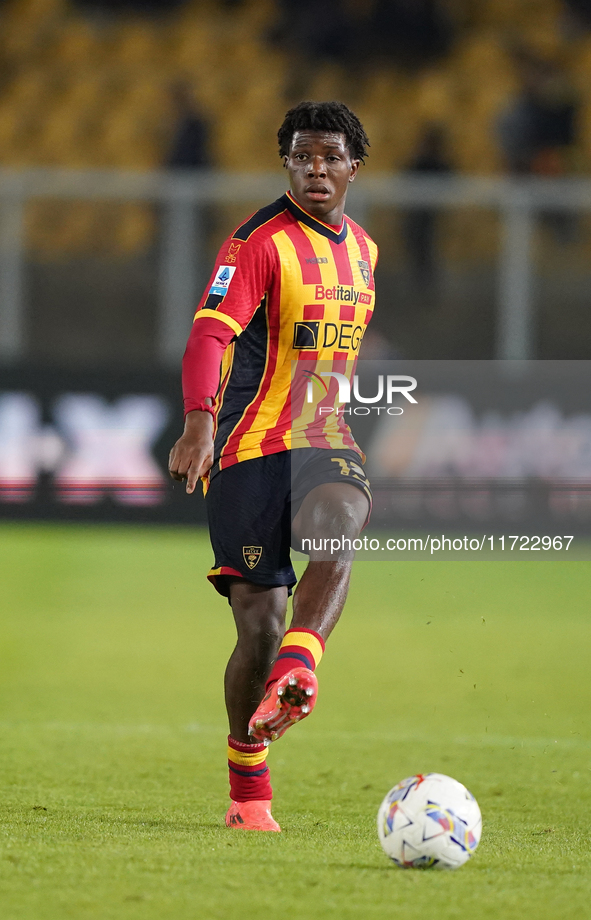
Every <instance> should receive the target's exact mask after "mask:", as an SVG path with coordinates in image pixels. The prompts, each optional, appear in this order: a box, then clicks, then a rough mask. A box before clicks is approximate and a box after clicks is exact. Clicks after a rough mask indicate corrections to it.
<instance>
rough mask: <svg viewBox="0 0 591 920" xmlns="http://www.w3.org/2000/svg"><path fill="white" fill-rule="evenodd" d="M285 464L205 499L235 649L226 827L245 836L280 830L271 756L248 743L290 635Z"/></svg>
mask: <svg viewBox="0 0 591 920" xmlns="http://www.w3.org/2000/svg"><path fill="white" fill-rule="evenodd" d="M289 488H290V479H289V462H288V458H285V457H281V455H272V456H270V457H260V458H256V459H254V460H247V461H244V462H242V463H238V464H235V465H233V466H230V467H228V468H227V469H225V470H222V471H221V472H220V473H218V474H217V475H216V476H215V477H214V478H213V479H212V481H211V484H210V488H209V491H208V493H207V497H206V498H207V510H208V520H209V529H210V537H211V541H212V546H213V549H214V553H215V564H214V566H213V568H212V570H211V571H210V573H209V578H210V580H211V581H212V583H213V584H214V585H215V587H216V588H217V590H218V591H219V592H220V593H221V594H223V595H225V596H226V597H228V599H229V601H230V604H231V607H232V611H233V615H234V620H235V623H236V630H237V642H236V647H235V649H234V651H233V652H232V655H231V657H230V661H229V662H228V666H227V669H226V677H225V691H226V705H227V709H228V718H229V722H230V735H229V737H228V768H229V778H230V797H231V798H232V805H231V807H230V809H229V811H228V813H227V815H226V823H227V824H228V825H230V826H232V827H237V828H242V829H246V830H275V831H278V830H279V829H280V828H279V826H278V825H277V823H276V822H275V821H274V820H273V818H272V817H271V814H270V804H271V798H272V794H273V793H272V789H271V783H270V778H269V770H268V767H267V765H266V756H267V748H266V747H265V745H264V744H261V743H257V742H256V741H253V739H250V738H249V736H248V720H249V718H250V716H251V715H252V713H253V711H254V710H255V708H256V706H257V705H258V703H259V702H260V700H261V698H262V696H263V693H264V689H265V679H266V677H267V675H268V673H269V670H270V668H271V665H272V662H273V660H274V659H275V658H276V656H277V650H278V646H279V644H280V642H281V638H282V636H283V633H284V630H285V612H286V607H287V594H288V588H289V586H290V585H293V584H294V583H295V580H296V579H295V575H294V572H293V569H292V567H291V562H290V558H289V541H290V517H289V505H288V496H289Z"/></svg>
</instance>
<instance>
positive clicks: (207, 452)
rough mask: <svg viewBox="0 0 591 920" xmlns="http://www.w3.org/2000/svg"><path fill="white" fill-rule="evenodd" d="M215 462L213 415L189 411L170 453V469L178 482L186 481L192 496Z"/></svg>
mask: <svg viewBox="0 0 591 920" xmlns="http://www.w3.org/2000/svg"><path fill="white" fill-rule="evenodd" d="M212 463H213V418H212V416H211V414H210V413H209V412H201V411H200V410H198V409H196V410H195V411H193V412H188V413H187V417H186V418H185V430H184V432H183V434H182V435H181V437H180V438H179V439H178V441H177V442H176V444H175V445H174V447H173V448H172V450H171V452H170V458H169V460H168V471H169V473H170V475H171V476H172V478H173V479H176V480H177V481H178V482H183V481H184V480H185V479H186V480H187V492H188V493H189V495H190V494H191V493H192V492H194V491H195V486H196V485H197V480H198V479H200V478H201V476H205V474H206V473H207V471H208V470H209V469H210V468H211V465H212Z"/></svg>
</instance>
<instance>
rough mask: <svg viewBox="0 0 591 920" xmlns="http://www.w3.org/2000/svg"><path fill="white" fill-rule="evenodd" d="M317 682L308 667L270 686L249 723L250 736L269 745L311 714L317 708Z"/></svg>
mask: <svg viewBox="0 0 591 920" xmlns="http://www.w3.org/2000/svg"><path fill="white" fill-rule="evenodd" d="M317 696H318V681H317V680H316V675H315V674H314V672H313V671H310V669H309V668H292V669H291V671H288V672H287V674H284V675H283V677H281V678H280V679H279V680H277V681H275V683H273V684H272V685H271V686H270V687H269V690H268V691H267V693H266V694H265V696H264V698H263V699H262V701H261V702H260V704H259V707H258V709H257V710H256V712H255V713H254V715H253V716H252V718H251V720H250V722H249V723H248V734H249V735H250V737H251V738H254V739H255V740H256V741H262V742H263V743H264V744H270V743H271V741H276V740H277V738H281V735H283V734H284V732H286V731H287V729H288V728H289V727H290V726H291V725H294V723H295V722H299V721H300V720H301V719H305V718H306V716H308V715H310V713H311V712H312V710H313V709H314V706H315V705H316V698H317Z"/></svg>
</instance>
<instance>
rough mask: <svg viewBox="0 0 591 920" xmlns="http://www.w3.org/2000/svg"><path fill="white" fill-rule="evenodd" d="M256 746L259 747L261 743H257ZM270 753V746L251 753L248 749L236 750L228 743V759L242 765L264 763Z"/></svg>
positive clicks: (249, 765) (253, 765) (250, 765)
mask: <svg viewBox="0 0 591 920" xmlns="http://www.w3.org/2000/svg"><path fill="white" fill-rule="evenodd" d="M256 747H259V745H258V744H257V745H256ZM268 753H269V748H265V749H264V750H263V751H254V752H253V753H252V754H250V753H247V752H246V751H236V750H234V748H233V747H230V745H228V760H229V761H231V762H232V763H236V764H239V765H240V766H242V767H256V766H258V765H259V764H260V763H264V762H265V760H266V759H267V754H268Z"/></svg>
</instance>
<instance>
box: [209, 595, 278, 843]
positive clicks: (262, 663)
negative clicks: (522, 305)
mask: <svg viewBox="0 0 591 920" xmlns="http://www.w3.org/2000/svg"><path fill="white" fill-rule="evenodd" d="M229 590H230V603H231V605H232V612H233V614H234V621H235V623H236V632H237V641H236V647H235V649H234V651H233V652H232V655H231V657H230V660H229V662H228V666H227V668H226V674H225V681H224V685H225V698H226V709H227V712H228V722H229V725H230V735H229V737H228V768H229V775H230V797H231V799H232V804H231V806H230V808H229V810H228V813H227V815H226V824H227V825H228V826H229V827H235V828H240V829H244V830H260V831H279V830H280V827H279V825H278V824H277V822H276V821H275V820H274V818H273V817H272V815H271V799H272V796H273V790H272V787H271V780H270V775H269V768H268V767H267V764H266V758H267V753H268V750H267V747H266V745H265V744H263V743H260V742H259V743H256V742H254V741H253V739H251V738H249V735H248V721H249V719H250V717H251V716H252V714H253V712H254V711H255V709H256V707H257V706H258V704H259V703H260V701H261V699H262V697H263V694H264V692H265V682H266V678H267V676H268V674H269V671H270V670H271V666H272V664H273V661H274V660H275V658H276V657H277V652H278V649H279V645H280V643H281V639H282V637H283V634H284V632H285V614H286V609H287V588H286V587H283V586H282V587H278V588H265V587H263V586H261V585H254V584H252V583H251V582H248V581H245V580H244V579H241V578H232V579H231V583H230V586H229Z"/></svg>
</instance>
